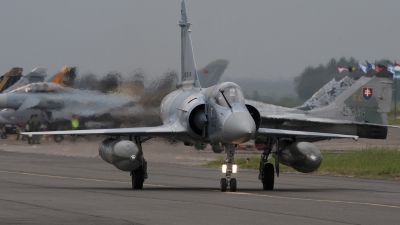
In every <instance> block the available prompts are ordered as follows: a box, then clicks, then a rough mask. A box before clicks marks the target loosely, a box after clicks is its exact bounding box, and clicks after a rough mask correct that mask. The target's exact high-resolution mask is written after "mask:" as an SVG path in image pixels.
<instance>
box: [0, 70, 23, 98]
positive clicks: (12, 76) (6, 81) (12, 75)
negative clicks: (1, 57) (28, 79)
mask: <svg viewBox="0 0 400 225" xmlns="http://www.w3.org/2000/svg"><path fill="white" fill-rule="evenodd" d="M22 71H23V70H22V68H19V67H14V68H12V69H11V70H10V71H9V72H8V73H6V74H4V75H3V76H1V77H0V93H2V92H3V91H4V90H6V89H7V88H9V87H10V86H11V85H13V84H14V83H15V82H17V81H18V80H19V79H21V77H22Z"/></svg>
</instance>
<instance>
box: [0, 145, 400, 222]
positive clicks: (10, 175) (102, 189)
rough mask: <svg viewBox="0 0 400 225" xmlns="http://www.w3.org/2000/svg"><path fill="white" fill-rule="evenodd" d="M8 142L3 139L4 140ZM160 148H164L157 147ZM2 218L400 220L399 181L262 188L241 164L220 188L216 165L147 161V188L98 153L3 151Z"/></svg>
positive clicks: (287, 182) (282, 183)
mask: <svg viewBox="0 0 400 225" xmlns="http://www.w3.org/2000/svg"><path fill="white" fill-rule="evenodd" d="M0 148H4V146H2V147H0ZM160 154H161V155H162V153H160ZM0 161H1V163H0V180H1V182H0V209H1V210H0V223H1V224H219V225H222V224H229V225H232V224H267V223H269V224H308V225H310V224H399V221H400V182H399V181H387V180H372V179H358V178H346V177H330V176H315V175H297V174H281V177H280V178H277V179H276V183H275V190H274V191H263V190H261V183H260V182H259V181H258V180H257V175H258V174H257V171H250V170H240V171H239V173H238V174H237V175H235V177H236V178H237V179H238V192H236V193H229V192H226V193H221V192H219V188H218V186H219V179H220V178H221V177H222V173H221V172H220V170H219V169H213V168H204V167H200V166H193V165H179V164H171V163H163V162H152V161H151V160H149V164H148V166H149V171H148V172H149V179H147V180H146V182H145V186H144V189H143V190H132V189H131V183H130V177H129V173H126V172H121V171H119V170H117V169H116V168H114V167H113V166H112V165H109V164H107V163H105V162H103V161H102V160H101V159H100V158H96V159H92V158H84V157H72V156H68V157H67V156H57V155H44V154H31V153H19V152H6V151H0Z"/></svg>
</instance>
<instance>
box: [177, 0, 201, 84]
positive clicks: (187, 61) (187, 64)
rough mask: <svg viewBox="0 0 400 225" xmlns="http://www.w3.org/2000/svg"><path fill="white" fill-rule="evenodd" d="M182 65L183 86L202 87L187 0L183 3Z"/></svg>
mask: <svg viewBox="0 0 400 225" xmlns="http://www.w3.org/2000/svg"><path fill="white" fill-rule="evenodd" d="M178 25H179V26H180V27H181V66H182V68H181V69H182V88H183V90H190V89H192V88H193V87H197V88H200V82H199V79H198V76H197V70H196V62H195V60H194V54H193V46H192V38H191V36H190V32H191V30H190V25H191V24H190V23H189V21H188V17H187V13H186V6H185V0H182V3H181V20H180V21H179V24H178Z"/></svg>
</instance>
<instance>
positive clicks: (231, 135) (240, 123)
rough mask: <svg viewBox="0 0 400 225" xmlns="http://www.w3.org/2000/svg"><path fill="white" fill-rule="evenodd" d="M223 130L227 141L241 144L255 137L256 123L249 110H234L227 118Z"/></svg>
mask: <svg viewBox="0 0 400 225" xmlns="http://www.w3.org/2000/svg"><path fill="white" fill-rule="evenodd" d="M222 131H223V136H224V139H225V140H226V141H228V142H231V143H233V144H240V143H244V142H246V141H249V140H250V139H251V138H253V137H254V134H255V132H256V124H255V123H254V120H253V118H252V117H251V115H250V114H249V113H248V112H234V113H232V114H231V115H229V116H228V118H226V120H225V122H224V125H223V130H222Z"/></svg>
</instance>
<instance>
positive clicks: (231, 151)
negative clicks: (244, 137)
mask: <svg viewBox="0 0 400 225" xmlns="http://www.w3.org/2000/svg"><path fill="white" fill-rule="evenodd" d="M225 152H226V160H225V162H226V164H224V165H223V166H222V172H223V173H225V178H221V181H220V190H221V192H226V190H227V189H228V187H229V190H230V191H231V192H236V187H237V185H236V183H237V182H236V179H235V178H231V176H232V173H236V171H237V167H236V165H234V164H233V161H234V159H235V145H233V144H227V145H225Z"/></svg>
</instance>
